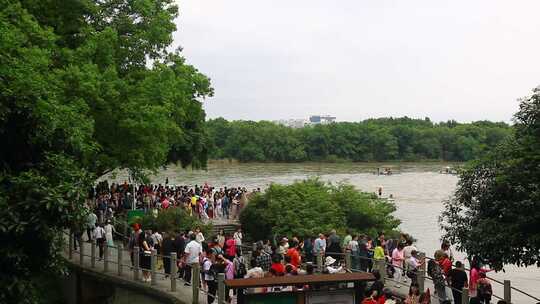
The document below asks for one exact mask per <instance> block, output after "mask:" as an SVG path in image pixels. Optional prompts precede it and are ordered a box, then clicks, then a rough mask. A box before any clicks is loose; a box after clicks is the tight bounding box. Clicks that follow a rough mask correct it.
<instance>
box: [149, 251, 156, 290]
mask: <svg viewBox="0 0 540 304" xmlns="http://www.w3.org/2000/svg"><path fill="white" fill-rule="evenodd" d="M156 253H157V252H156V250H155V249H152V253H151V255H150V271H151V272H150V275H151V281H150V285H157V281H156V262H157V255H156Z"/></svg>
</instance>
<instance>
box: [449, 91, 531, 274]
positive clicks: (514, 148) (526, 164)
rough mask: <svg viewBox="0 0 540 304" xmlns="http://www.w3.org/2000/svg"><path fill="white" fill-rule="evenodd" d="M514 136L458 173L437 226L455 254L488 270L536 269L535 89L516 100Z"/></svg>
mask: <svg viewBox="0 0 540 304" xmlns="http://www.w3.org/2000/svg"><path fill="white" fill-rule="evenodd" d="M514 122H515V125H514V128H515V136H514V137H512V138H510V139H508V140H507V141H505V142H504V144H502V145H500V146H498V147H497V148H496V149H495V150H494V151H492V152H491V153H489V154H488V155H487V156H485V157H483V158H481V159H480V160H478V161H475V162H473V163H471V164H470V165H469V166H468V168H467V169H466V170H464V171H463V172H462V173H461V174H460V180H459V182H458V187H457V190H456V193H455V196H454V197H453V198H452V199H450V200H449V201H447V202H445V210H444V211H443V213H442V215H441V218H440V224H441V227H442V229H443V230H444V237H445V238H446V239H448V240H450V241H451V242H453V243H455V244H456V245H457V248H458V249H459V250H463V251H465V252H467V253H468V254H469V255H471V256H478V257H481V258H482V259H484V260H485V261H486V262H487V263H488V264H489V265H491V266H492V267H493V268H494V269H498V270H500V269H502V268H503V267H504V265H505V264H516V265H522V266H528V265H536V266H540V208H539V207H540V188H539V185H540V152H539V151H540V90H539V89H535V90H533V92H532V94H531V95H529V96H527V97H525V98H523V99H521V102H520V110H519V111H518V112H517V113H516V114H515V115H514Z"/></svg>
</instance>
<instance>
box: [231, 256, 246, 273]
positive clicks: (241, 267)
mask: <svg viewBox="0 0 540 304" xmlns="http://www.w3.org/2000/svg"><path fill="white" fill-rule="evenodd" d="M237 261H238V263H236V268H235V269H234V273H235V275H236V277H238V278H243V277H244V276H245V275H246V274H247V268H246V263H245V262H244V258H243V257H239V258H238V260H237Z"/></svg>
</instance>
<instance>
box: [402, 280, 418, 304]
mask: <svg viewBox="0 0 540 304" xmlns="http://www.w3.org/2000/svg"><path fill="white" fill-rule="evenodd" d="M404 303H405V304H419V303H420V288H419V287H418V284H411V286H410V287H409V293H408V294H407V297H406V298H405V301H404Z"/></svg>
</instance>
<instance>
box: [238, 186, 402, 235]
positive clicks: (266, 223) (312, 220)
mask: <svg viewBox="0 0 540 304" xmlns="http://www.w3.org/2000/svg"><path fill="white" fill-rule="evenodd" d="M394 211H395V206H394V205H393V204H392V203H389V202H387V201H384V200H380V199H378V198H377V197H376V196H375V195H374V194H370V193H364V192H360V191H358V190H356V189H355V188H354V187H353V186H351V185H346V184H340V185H337V186H334V185H331V184H326V183H324V182H322V181H320V180H317V179H308V180H304V181H298V182H295V183H293V184H291V185H279V184H272V185H270V187H269V188H268V189H267V190H266V191H265V193H264V194H259V195H257V196H255V197H254V198H252V199H251V200H250V202H249V204H248V205H247V207H246V208H245V209H244V210H243V211H242V213H241V214H240V222H241V223H242V227H244V229H245V231H246V233H248V234H249V235H250V236H251V237H252V238H253V239H255V240H261V239H265V238H270V237H272V236H273V235H288V236H292V235H295V236H300V237H306V236H316V235H317V234H318V233H321V232H325V233H326V232H329V231H330V230H332V229H337V230H338V231H340V232H344V231H345V229H346V228H350V229H353V230H355V231H357V232H365V233H370V234H375V233H376V232H377V231H391V230H393V229H396V227H397V226H398V225H399V220H397V219H395V218H394V217H393V216H392V215H391V213H392V212H394Z"/></svg>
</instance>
